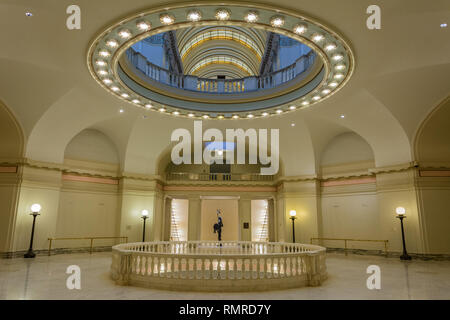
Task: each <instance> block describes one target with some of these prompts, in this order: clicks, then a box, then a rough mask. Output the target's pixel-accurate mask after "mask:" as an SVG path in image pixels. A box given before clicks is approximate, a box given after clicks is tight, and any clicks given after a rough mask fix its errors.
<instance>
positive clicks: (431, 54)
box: [0, 0, 450, 175]
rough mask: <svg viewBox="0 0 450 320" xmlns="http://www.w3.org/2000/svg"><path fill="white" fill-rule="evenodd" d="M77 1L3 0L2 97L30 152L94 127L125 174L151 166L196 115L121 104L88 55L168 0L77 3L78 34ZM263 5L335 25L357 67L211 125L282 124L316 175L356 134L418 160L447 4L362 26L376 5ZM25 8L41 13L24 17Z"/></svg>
mask: <svg viewBox="0 0 450 320" xmlns="http://www.w3.org/2000/svg"><path fill="white" fill-rule="evenodd" d="M72 2H73V1H68V0H58V1H54V0H39V1H32V0H28V1H24V0H2V2H1V3H0V38H1V39H2V45H1V50H0V100H2V101H3V102H4V104H6V106H8V107H9V108H10V109H11V111H12V113H13V114H14V115H15V117H16V118H17V120H18V122H19V123H20V124H21V126H22V128H23V131H24V135H25V136H26V156H27V157H29V158H31V159H34V160H42V161H50V162H62V161H63V157H64V150H65V147H66V146H67V144H68V143H69V141H70V140H71V139H72V138H73V137H74V136H76V135H77V134H78V133H79V132H81V131H82V130H83V129H86V128H95V129H97V130H99V131H101V132H103V133H104V134H105V135H107V136H108V137H109V138H110V139H111V140H112V141H113V142H114V143H115V144H116V146H117V149H118V150H119V151H118V152H119V153H120V154H119V158H120V159H121V164H122V168H123V169H124V171H127V172H135V173H143V174H153V173H155V172H156V171H157V161H158V158H159V157H160V156H161V154H162V153H163V152H165V151H167V148H168V145H169V143H170V134H171V132H172V130H174V129H176V128H181V127H184V128H188V129H192V126H193V121H191V120H189V119H182V118H176V117H173V116H168V115H164V114H159V113H157V112H151V111H145V110H141V109H138V108H136V107H133V106H132V105H126V104H124V102H123V101H119V100H118V99H116V98H115V97H113V96H112V95H110V94H109V93H108V92H106V91H105V90H104V89H103V88H101V87H100V86H99V85H98V84H97V83H96V82H95V81H94V80H93V79H92V77H91V76H90V74H89V72H88V69H87V66H86V52H87V48H88V45H89V43H90V41H91V40H92V39H93V38H94V37H95V36H96V35H97V33H98V32H100V31H101V30H102V29H103V28H105V26H107V25H109V24H111V23H112V22H113V21H115V20H117V19H118V18H120V17H123V16H125V15H127V14H129V13H134V12H137V11H139V10H141V9H145V8H149V7H153V6H156V5H159V4H162V3H164V2H161V1H154V0H127V1H108V0H90V1H88V0H79V1H77V4H78V5H79V6H80V7H81V11H82V29H81V30H75V31H69V30H67V29H66V27H65V20H66V17H67V15H66V13H65V12H66V8H67V6H69V5H71V4H72ZM261 2H263V3H267V4H271V5H277V6H282V7H285V8H289V9H294V10H297V11H301V12H304V13H306V14H307V15H309V16H312V17H315V18H318V19H319V20H321V21H323V22H324V23H326V24H327V25H328V26H330V27H332V28H333V29H336V30H338V31H339V32H340V33H341V34H343V35H344V36H345V37H346V38H347V39H348V40H349V42H350V44H351V46H352V47H353V50H354V52H355V55H356V69H355V73H354V75H353V77H352V78H351V80H350V82H349V83H348V84H347V85H346V86H345V87H344V88H343V89H342V90H340V91H339V92H338V93H337V94H335V95H334V96H333V97H331V98H330V99H327V100H326V101H324V102H322V103H320V104H318V105H316V106H314V107H312V108H309V109H306V110H301V111H297V112H295V113H289V114H288V115H281V116H279V117H272V118H270V119H254V120H234V121H214V120H209V121H204V127H205V128H206V127H217V128H219V129H225V128H239V127H241V128H280V138H281V146H280V148H281V158H282V161H283V164H284V167H285V174H288V175H309V174H314V173H316V172H317V163H320V161H319V160H318V159H319V158H320V156H321V153H322V152H323V148H324V147H325V146H326V145H327V144H328V142H329V141H330V140H331V139H332V138H333V137H335V136H337V135H339V134H341V133H343V132H350V131H353V132H355V133H357V134H358V135H360V136H361V137H363V138H364V139H365V140H366V141H367V142H368V143H369V144H370V146H371V147H372V149H373V151H374V155H375V163H376V165H377V166H387V165H394V164H400V163H405V162H408V161H411V160H414V159H413V150H412V146H413V142H414V137H415V135H416V132H417V130H418V128H419V126H420V124H421V123H422V121H423V120H424V119H425V117H426V116H427V114H428V113H429V112H430V111H431V110H432V109H433V108H434V107H435V106H436V105H437V104H438V103H439V102H440V101H442V100H443V99H444V98H446V97H447V96H448V95H449V92H450V81H449V80H450V77H449V75H450V28H440V26H439V25H440V23H442V22H447V23H448V22H450V21H448V20H450V1H448V0H433V1H424V0H396V1H392V0H380V1H377V4H378V5H380V6H381V8H382V29H381V30H376V31H371V30H368V29H367V28H366V27H365V20H366V18H367V14H366V13H365V12H366V8H367V7H368V6H369V5H371V4H373V1H368V0H340V1H336V0H304V1H301V2H292V1H291V0H278V1H276V2H275V1H261ZM26 11H32V12H33V14H34V16H33V17H31V18H28V17H26V16H25V12H26ZM120 108H123V109H124V110H125V112H124V113H119V112H118V110H119V109H120ZM341 114H345V115H346V117H345V118H344V119H341V118H340V117H339V115H341ZM143 115H147V116H148V117H147V118H146V119H144V118H143ZM291 123H295V124H296V125H295V127H292V126H291Z"/></svg>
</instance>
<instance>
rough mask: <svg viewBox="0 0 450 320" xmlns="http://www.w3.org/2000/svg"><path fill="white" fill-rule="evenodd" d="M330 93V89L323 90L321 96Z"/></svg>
mask: <svg viewBox="0 0 450 320" xmlns="http://www.w3.org/2000/svg"><path fill="white" fill-rule="evenodd" d="M330 92H331V90H330V89H324V90H322V93H323V94H329V93H330Z"/></svg>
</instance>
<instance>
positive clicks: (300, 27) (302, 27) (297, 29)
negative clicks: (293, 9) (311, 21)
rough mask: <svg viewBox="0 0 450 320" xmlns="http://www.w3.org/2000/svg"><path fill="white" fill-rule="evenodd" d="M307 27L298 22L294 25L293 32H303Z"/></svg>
mask: <svg viewBox="0 0 450 320" xmlns="http://www.w3.org/2000/svg"><path fill="white" fill-rule="evenodd" d="M307 29H308V28H307V27H306V25H305V24H298V25H296V26H295V27H294V32H295V33H296V34H303V33H305V32H306V30H307Z"/></svg>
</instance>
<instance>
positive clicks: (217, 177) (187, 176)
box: [166, 172, 275, 181]
mask: <svg viewBox="0 0 450 320" xmlns="http://www.w3.org/2000/svg"><path fill="white" fill-rule="evenodd" d="M274 177H275V176H273V175H262V174H258V173H189V172H169V173H167V174H166V179H167V180H168V181H274V180H275V178H274Z"/></svg>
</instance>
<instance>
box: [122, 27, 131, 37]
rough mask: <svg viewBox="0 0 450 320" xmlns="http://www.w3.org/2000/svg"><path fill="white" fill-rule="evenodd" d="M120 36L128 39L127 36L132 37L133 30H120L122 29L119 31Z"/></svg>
mask: <svg viewBox="0 0 450 320" xmlns="http://www.w3.org/2000/svg"><path fill="white" fill-rule="evenodd" d="M119 36H120V37H121V38H123V39H126V38H129V37H131V32H130V31H128V30H126V29H124V30H120V31H119Z"/></svg>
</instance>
